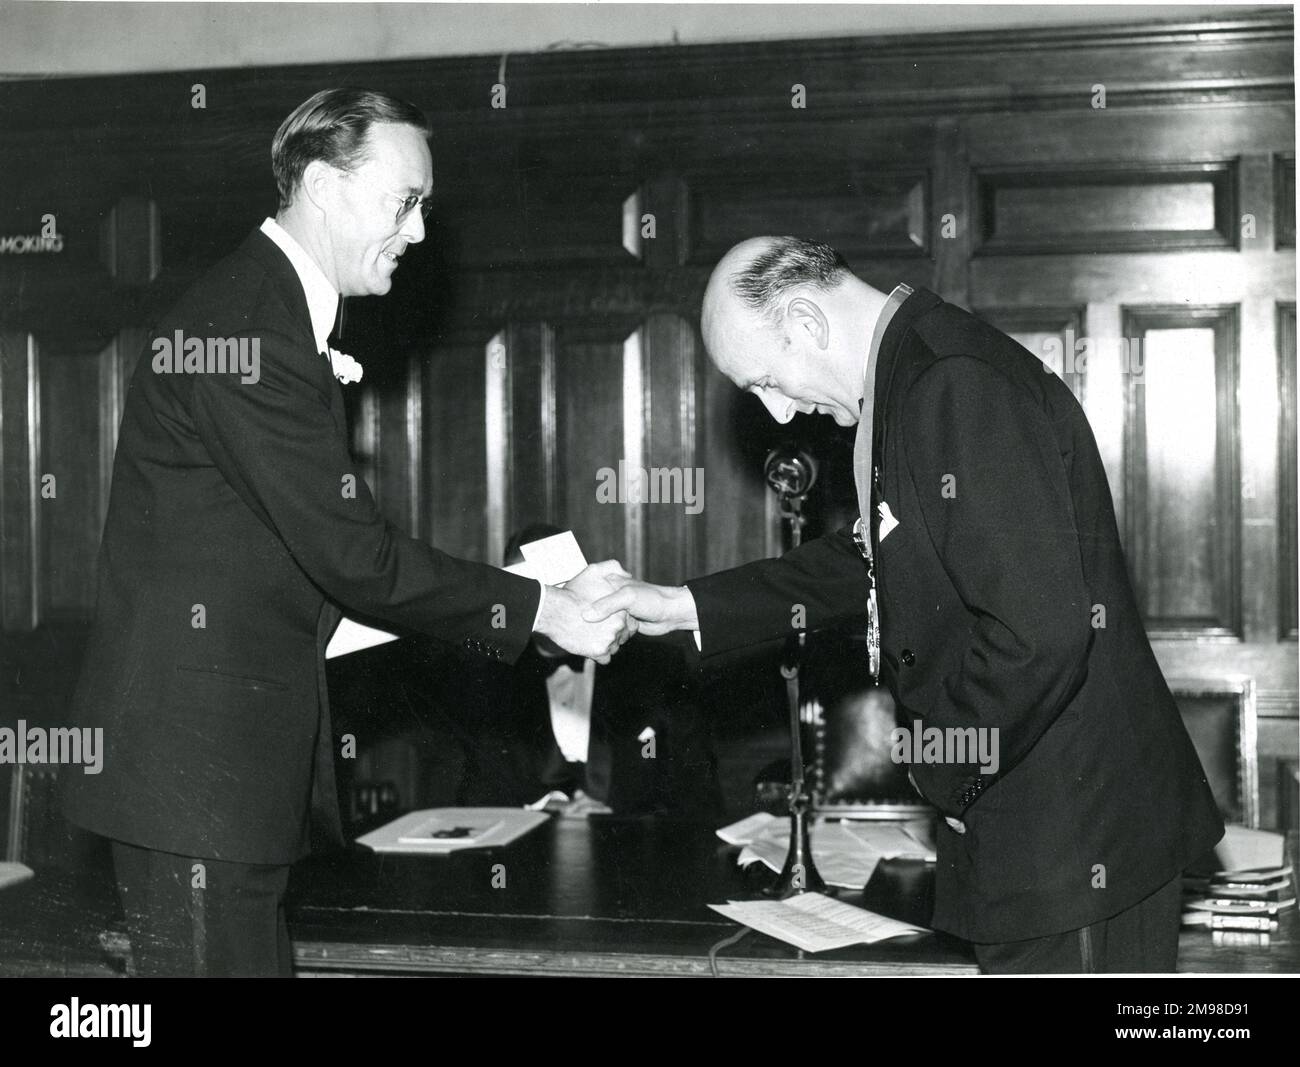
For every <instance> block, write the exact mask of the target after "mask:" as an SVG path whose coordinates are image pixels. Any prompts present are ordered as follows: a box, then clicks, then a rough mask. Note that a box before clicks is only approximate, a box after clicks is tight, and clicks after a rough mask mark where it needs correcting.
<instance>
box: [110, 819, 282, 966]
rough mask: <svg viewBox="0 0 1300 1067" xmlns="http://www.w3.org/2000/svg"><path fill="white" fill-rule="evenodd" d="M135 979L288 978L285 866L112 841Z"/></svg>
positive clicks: (114, 868)
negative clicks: (180, 853) (185, 854)
mask: <svg viewBox="0 0 1300 1067" xmlns="http://www.w3.org/2000/svg"><path fill="white" fill-rule="evenodd" d="M113 871H114V874H115V876H116V879H117V891H118V895H119V897H120V898H121V902H122V910H123V911H124V912H125V913H126V925H127V930H128V932H129V933H130V936H131V956H132V959H133V961H134V964H135V973H136V975H137V976H139V977H150V978H162V977H192V978H203V977H225V978H236V977H258V976H261V977H265V976H277V975H278V976H283V977H291V976H292V974H293V950H292V947H291V945H290V943H289V928H288V926H287V924H286V923H285V915H284V896H285V889H286V887H287V886H288V884H289V867H288V865H284V866H279V865H269V864H250V863H229V862H226V861H223V860H213V859H196V858H193V857H190V856H177V855H174V854H173V853H170V852H157V851H155V850H153V849H148V848H139V847H137V846H135V845H128V844H125V843H124V842H121V841H114V842H113Z"/></svg>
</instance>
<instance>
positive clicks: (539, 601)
mask: <svg viewBox="0 0 1300 1067" xmlns="http://www.w3.org/2000/svg"><path fill="white" fill-rule="evenodd" d="M536 581H537V584H538V585H540V586H541V587H542V595H541V596H539V597H538V598H537V614H536V615H534V616H533V632H534V633H536V632H537V620H538V619H540V618H541V617H542V605H543V604H545V603H546V583H545V582H544V581H542V580H541V579H540V578H538V579H536Z"/></svg>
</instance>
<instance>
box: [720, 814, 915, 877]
mask: <svg viewBox="0 0 1300 1067" xmlns="http://www.w3.org/2000/svg"><path fill="white" fill-rule="evenodd" d="M717 833H718V836H719V837H720V838H722V840H723V841H726V842H727V844H729V845H743V846H744V847H743V848H742V849H741V851H740V855H739V856H737V857H736V862H737V863H739V864H740V866H742V867H747V866H749V865H750V864H751V863H762V864H763V865H764V866H766V867H768V868H770V869H771V870H773V871H777V872H780V870H781V869H782V868H783V867H784V866H785V857H786V853H787V852H788V851H789V849H790V819H789V817H788V816H787V817H782V816H777V815H768V814H766V813H765V812H759V813H758V814H757V815H751V816H749V817H748V818H745V819H741V820H740V822H736V823H732V824H731V825H730V826H724V827H723V828H722V829H721V830H719V831H718V832H717ZM809 838H810V839H811V841H812V852H813V862H814V863H816V864H817V872H818V873H819V874H820V875H821V876H822V878H823V879H824V880H825V882H826V884H827V885H832V886H836V887H838V888H841V889H861V888H862V887H863V886H864V885H866V884H867V883H868V882H869V881H870V880H871V875H872V874H873V873H874V872H875V869H876V864H877V863H879V862H880V861H881V860H883V859H891V860H892V859H899V858H908V859H921V860H928V861H930V862H933V861H934V853H933V852H932V851H930V850H929V849H928V848H927V847H926V846H925V845H924V844H922V843H921V842H920V841H918V840H917V839H916V838H914V837H913V836H912V835H911V834H909V833H908V832H907V830H906V829H904V828H903V827H902V826H899V825H897V824H892V823H881V822H875V821H872V822H847V821H842V822H816V823H814V824H813V826H812V828H811V829H810V830H809Z"/></svg>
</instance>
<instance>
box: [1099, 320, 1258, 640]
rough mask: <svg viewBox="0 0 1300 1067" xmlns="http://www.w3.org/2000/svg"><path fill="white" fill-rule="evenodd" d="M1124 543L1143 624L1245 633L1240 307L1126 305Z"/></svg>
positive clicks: (1182, 631) (1183, 632)
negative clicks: (1133, 344) (1130, 344)
mask: <svg viewBox="0 0 1300 1067" xmlns="http://www.w3.org/2000/svg"><path fill="white" fill-rule="evenodd" d="M1123 336H1124V337H1125V338H1130V339H1137V340H1139V341H1140V342H1141V348H1140V351H1137V350H1135V348H1130V349H1129V350H1128V352H1127V354H1121V358H1122V359H1124V360H1125V361H1126V366H1125V376H1126V384H1127V392H1128V424H1127V426H1126V428H1125V438H1124V440H1125V448H1126V457H1127V458H1126V472H1125V473H1126V479H1125V480H1126V483H1127V485H1126V493H1125V496H1126V499H1127V501H1128V525H1127V537H1126V545H1125V548H1126V551H1127V553H1128V559H1129V566H1130V570H1131V572H1132V576H1133V581H1134V587H1135V592H1136V593H1137V597H1138V604H1139V606H1140V607H1141V609H1142V612H1143V617H1144V618H1145V620H1146V622H1147V627H1148V629H1149V630H1150V631H1152V632H1153V634H1155V635H1158V636H1162V637H1239V636H1240V632H1241V608H1240V602H1239V600H1238V596H1239V589H1240V584H1239V569H1238V568H1239V566H1240V561H1241V539H1240V530H1239V527H1238V517H1239V513H1240V511H1239V491H1238V485H1239V482H1238V470H1239V455H1238V441H1237V404H1236V392H1235V389H1234V388H1233V383H1235V382H1236V365H1237V360H1236V346H1237V310H1236V308H1235V307H1223V308H1191V309H1182V308H1164V309H1152V308H1130V309H1128V310H1127V311H1126V314H1125V323H1124V334H1123Z"/></svg>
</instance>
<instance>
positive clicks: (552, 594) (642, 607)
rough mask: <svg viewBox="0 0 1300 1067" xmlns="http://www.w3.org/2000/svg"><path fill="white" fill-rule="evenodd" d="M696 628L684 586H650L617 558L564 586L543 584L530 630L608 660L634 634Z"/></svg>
mask: <svg viewBox="0 0 1300 1067" xmlns="http://www.w3.org/2000/svg"><path fill="white" fill-rule="evenodd" d="M696 629H699V621H698V619H697V618H696V615H695V598H694V597H693V596H691V591H690V590H689V589H688V588H686V586H684V585H682V586H668V585H651V584H650V583H649V582H641V581H638V580H637V579H635V578H633V577H632V575H630V574H628V573H627V571H625V570H624V569H623V567H622V566H621V565H620V564H619V563H618V562H617V561H615V560H612V559H610V560H605V561H604V562H603V563H593V564H591V565H590V566H588V567H587V568H586V569H585V570H583V571H582V572H581V573H579V574H577V575H575V576H574V577H573V578H571V579H569V581H567V582H565V583H564V584H563V585H551V586H547V587H546V599H545V602H544V603H543V604H542V610H541V613H540V614H539V615H538V618H537V623H536V625H535V626H534V632H535V633H538V634H542V635H544V636H545V637H548V638H550V639H551V640H552V641H554V642H555V643H556V644H557V645H559V646H560V647H561V648H562V649H564V651H566V652H568V653H569V654H571V655H574V656H585V657H586V658H587V659H594V660H595V661H596V662H597V663H608V662H609V661H610V657H611V656H613V655H614V653H615V652H617V651H618V650H619V648H620V646H621V645H622V644H623V642H624V641H626V640H627V639H628V638H629V637H631V636H632V635H633V634H635V633H638V632H639V633H643V634H648V635H651V636H657V635H659V634H666V633H670V632H671V631H673V630H696Z"/></svg>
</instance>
